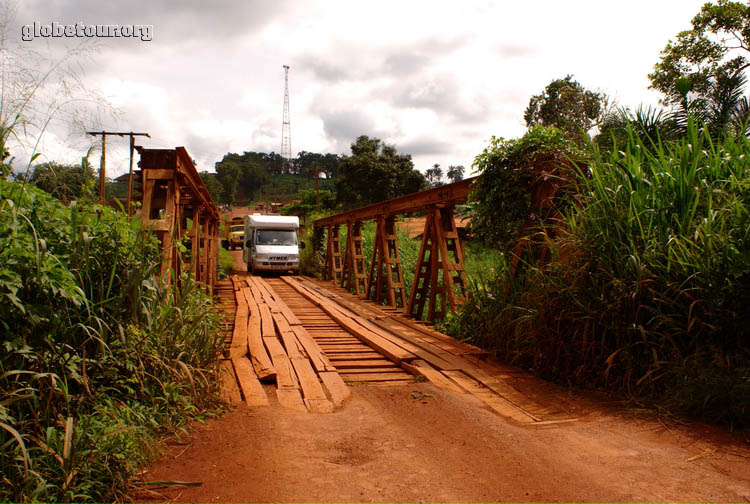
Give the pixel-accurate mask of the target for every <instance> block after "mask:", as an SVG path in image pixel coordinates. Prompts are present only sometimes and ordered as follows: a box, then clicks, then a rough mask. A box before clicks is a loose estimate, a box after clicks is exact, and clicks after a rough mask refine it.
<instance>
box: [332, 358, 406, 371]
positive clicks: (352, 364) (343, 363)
mask: <svg viewBox="0 0 750 504" xmlns="http://www.w3.org/2000/svg"><path fill="white" fill-rule="evenodd" d="M404 364H406V363H405V362H402V363H401V365H402V367H403V365H404ZM386 366H393V362H391V361H389V360H386V359H367V360H349V361H347V360H340V361H336V369H339V370H340V369H343V368H366V367H386ZM404 369H406V368H404ZM412 374H418V373H412Z"/></svg>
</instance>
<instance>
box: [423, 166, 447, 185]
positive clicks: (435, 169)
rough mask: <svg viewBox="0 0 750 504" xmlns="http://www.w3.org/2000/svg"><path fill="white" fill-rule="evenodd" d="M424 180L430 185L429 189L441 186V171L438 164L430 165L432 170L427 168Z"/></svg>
mask: <svg viewBox="0 0 750 504" xmlns="http://www.w3.org/2000/svg"><path fill="white" fill-rule="evenodd" d="M425 178H427V182H428V183H429V184H430V187H438V186H441V185H443V169H442V168H440V165H439V164H438V163H435V164H434V165H432V168H427V171H426V172H425Z"/></svg>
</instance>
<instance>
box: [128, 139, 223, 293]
mask: <svg viewBox="0 0 750 504" xmlns="http://www.w3.org/2000/svg"><path fill="white" fill-rule="evenodd" d="M136 149H137V150H138V153H139V154H140V156H141V160H140V162H139V163H138V165H139V166H140V169H141V170H140V185H136V187H135V190H136V191H137V192H140V194H138V193H136V194H135V197H134V200H135V201H138V200H140V201H141V203H142V206H141V212H140V213H141V221H142V224H143V227H144V228H148V229H151V230H152V231H153V232H154V233H156V236H157V237H158V238H159V241H160V242H161V246H162V265H161V276H162V278H164V279H165V280H166V281H168V282H169V281H171V280H172V277H171V275H172V273H174V275H175V277H174V280H176V279H179V277H180V274H181V273H182V271H183V270H184V269H187V270H189V271H191V272H192V273H193V278H195V279H196V280H197V281H199V282H201V283H203V284H205V285H206V287H207V288H208V289H209V291H210V292H213V288H214V285H215V284H216V276H217V264H218V257H219V225H220V222H221V219H220V216H219V211H218V209H217V208H216V205H215V204H214V202H213V200H212V199H211V196H210V195H209V193H208V190H207V189H206V186H205V185H204V184H203V181H202V180H201V178H200V176H199V175H198V171H197V170H196V168H195V164H194V163H193V160H192V158H191V157H190V155H189V154H188V152H187V151H186V150H185V148H184V147H177V148H176V149H146V148H143V147H140V146H139V147H136ZM188 220H189V221H190V223H191V225H189V224H188ZM186 237H187V238H189V240H190V247H189V249H188V251H187V252H186V253H181V252H179V249H178V248H177V247H176V246H175V245H176V243H175V242H176V241H177V240H180V239H182V238H186Z"/></svg>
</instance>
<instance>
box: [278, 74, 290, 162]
mask: <svg viewBox="0 0 750 504" xmlns="http://www.w3.org/2000/svg"><path fill="white" fill-rule="evenodd" d="M291 163H292V132H291V128H290V126H289V65H284V119H283V121H282V123H281V171H282V173H289V172H290V171H291Z"/></svg>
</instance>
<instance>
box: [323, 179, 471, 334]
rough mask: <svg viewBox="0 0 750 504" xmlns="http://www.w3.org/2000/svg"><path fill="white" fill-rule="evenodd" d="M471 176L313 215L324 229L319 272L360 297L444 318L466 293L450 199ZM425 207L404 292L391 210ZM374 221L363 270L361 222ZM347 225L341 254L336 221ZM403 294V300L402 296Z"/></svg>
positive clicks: (463, 191) (455, 200)
mask: <svg viewBox="0 0 750 504" xmlns="http://www.w3.org/2000/svg"><path fill="white" fill-rule="evenodd" d="M473 181H474V178H469V179H465V180H462V181H460V182H455V183H453V184H448V185H444V186H441V187H437V188H435V189H429V190H427V191H422V192H418V193H414V194H410V195H407V196H402V197H400V198H396V199H392V200H389V201H384V202H381V203H375V204H373V205H368V206H365V207H362V208H358V209H356V210H351V211H349V212H343V213H340V214H337V215H332V216H330V217H326V218H323V219H319V220H317V221H315V223H314V225H315V227H316V228H325V229H326V230H327V231H328V233H327V234H328V238H327V244H326V260H325V268H324V277H325V278H326V279H328V280H331V281H333V283H334V285H336V286H341V287H344V288H346V289H348V290H349V291H351V292H353V293H354V294H356V295H357V296H358V297H360V298H365V299H371V300H373V301H375V302H377V303H382V302H386V303H387V304H388V305H390V306H393V307H397V306H398V307H400V308H402V309H403V310H404V314H405V315H408V316H410V317H412V318H415V319H422V318H424V317H425V309H426V310H427V314H426V318H427V319H428V320H430V321H434V320H435V319H439V318H444V317H445V316H446V314H447V309H450V310H455V309H456V307H457V306H458V305H460V304H461V303H463V301H464V299H465V295H466V293H465V289H466V273H465V271H464V252H463V246H462V244H461V241H460V240H459V237H458V232H457V229H456V224H455V220H454V212H453V209H454V207H455V205H457V204H461V203H465V202H466V200H467V198H468V195H469V191H470V188H471V184H472V182H473ZM421 211H426V212H427V218H426V221H425V227H424V232H423V233H422V244H421V246H420V250H419V256H418V258H417V268H416V272H415V274H414V281H413V283H412V286H411V291H410V293H409V295H408V298H407V293H406V292H405V285H404V277H403V270H402V267H401V257H400V253H399V249H398V238H397V234H396V216H398V215H400V214H405V213H413V212H421ZM368 220H374V221H376V231H375V240H374V243H373V248H372V256H371V258H370V264H369V274H366V273H365V271H366V269H367V265H366V264H365V257H364V248H363V243H362V223H363V222H364V221H368ZM343 225H346V227H347V233H346V245H345V248H344V254H343V256H342V249H341V235H340V227H341V226H343ZM407 299H408V302H407Z"/></svg>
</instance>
